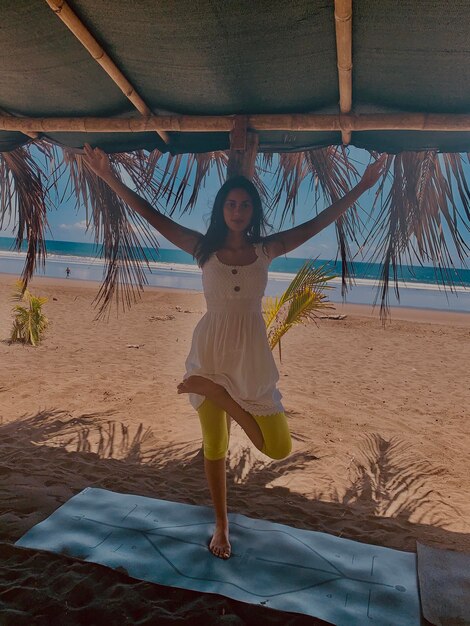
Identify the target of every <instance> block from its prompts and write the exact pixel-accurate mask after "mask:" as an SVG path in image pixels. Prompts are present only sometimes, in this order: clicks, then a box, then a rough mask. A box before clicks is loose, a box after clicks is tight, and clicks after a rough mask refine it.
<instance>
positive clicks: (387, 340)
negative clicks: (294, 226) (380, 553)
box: [0, 274, 470, 626]
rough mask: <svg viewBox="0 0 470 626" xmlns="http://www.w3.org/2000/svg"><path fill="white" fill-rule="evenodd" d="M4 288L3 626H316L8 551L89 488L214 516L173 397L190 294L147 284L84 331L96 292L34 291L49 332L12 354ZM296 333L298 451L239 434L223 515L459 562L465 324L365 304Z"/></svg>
mask: <svg viewBox="0 0 470 626" xmlns="http://www.w3.org/2000/svg"><path fill="white" fill-rule="evenodd" d="M13 283H14V276H11V275H6V274H1V275H0V338H1V340H2V341H1V342H0V374H1V375H0V432H1V436H0V477H1V479H2V480H1V482H0V555H1V556H0V563H1V567H0V602H1V603H3V605H4V607H6V608H5V610H4V611H3V615H2V616H0V624H1V626H5V625H8V626H10V625H17V624H20V625H22V624H25V625H26V624H28V625H30V624H41V625H42V624H61V625H64V624H107V625H108V624H155V623H158V624H167V623H168V624H170V623H178V624H179V623H187V624H230V625H235V624H236V625H242V624H254V623H272V624H291V625H293V624H296V625H297V624H314V623H320V622H316V621H315V620H312V619H311V618H306V617H296V616H288V615H286V614H284V615H282V614H280V613H274V612H271V611H269V610H267V609H261V608H256V607H252V606H247V605H243V604H241V603H238V602H234V601H232V600H228V599H225V598H220V597H217V596H201V595H200V594H197V593H195V592H189V591H182V590H178V589H168V588H165V587H160V586H158V585H151V584H147V583H143V582H139V581H135V580H132V579H129V578H128V577H126V576H125V575H123V574H120V573H119V572H115V571H112V570H109V569H107V568H104V567H101V566H97V565H92V564H87V563H83V562H79V561H76V560H73V559H69V558H67V557H65V556H59V555H50V554H46V553H37V552H35V551H32V550H25V549H20V548H16V547H14V546H13V544H14V542H15V541H16V540H17V539H19V538H20V537H21V536H22V535H23V534H24V533H25V532H26V531H27V530H28V529H30V528H31V527H32V526H34V525H35V524H37V523H38V522H40V521H42V520H43V519H45V518H46V517H48V516H49V515H50V514H51V513H52V512H53V511H54V510H56V509H57V508H58V507H59V506H60V505H62V504H63V503H64V502H66V501H67V500H68V499H69V498H70V497H72V496H73V495H75V494H76V493H78V492H79V491H81V490H82V489H83V488H85V487H87V486H94V487H102V488H106V489H111V490H113V491H120V492H123V493H135V494H140V495H144V496H149V497H155V498H162V499H168V500H174V501H178V502H185V503H188V504H203V505H209V504H210V498H209V492H208V489H207V486H206V482H205V478H204V474H203V459H202V456H201V452H200V448H201V441H200V429H199V421H198V417H197V414H195V413H194V411H193V409H192V407H191V406H190V404H189V402H188V399H187V398H186V397H185V396H181V395H177V394H176V385H177V383H178V382H179V381H180V380H181V378H182V375H183V373H184V361H185V358H186V354H187V352H188V349H189V345H190V341H191V334H192V329H193V328H194V326H195V324H196V323H197V321H198V320H199V319H200V317H201V315H202V314H203V312H204V309H205V305H204V298H203V295H202V294H200V293H195V292H186V291H180V290H163V289H155V288H154V289H152V288H149V289H147V290H146V291H145V294H144V295H143V297H142V299H141V300H140V301H139V302H138V303H137V304H135V305H134V306H133V307H132V308H131V310H130V311H126V312H120V314H119V317H117V316H116V308H113V310H112V313H111V316H110V318H109V320H108V321H96V320H95V316H96V310H95V309H94V308H93V306H92V301H93V298H94V297H95V295H96V293H97V290H98V285H97V284H96V283H86V282H81V281H72V280H65V279H62V280H61V279H50V278H43V277H36V278H34V280H33V281H32V282H31V285H30V289H31V291H32V292H33V293H34V294H35V295H41V296H46V297H47V298H48V299H49V300H48V302H47V304H46V305H45V307H44V310H45V313H46V315H47V317H48V318H49V320H50V325H49V328H48V331H47V333H46V336H45V339H44V341H43V342H42V343H41V344H40V345H39V346H38V347H36V348H33V347H29V346H23V345H19V344H10V343H9V342H8V337H9V334H10V329H11V314H10V311H11V308H12V306H13V304H12V301H11V291H12V285H13ZM336 313H343V314H345V315H346V317H345V319H341V320H340V319H323V320H319V321H318V324H317V325H315V324H313V323H311V324H309V325H308V326H298V327H295V328H293V329H292V330H290V331H289V332H288V334H287V335H286V336H285V338H284V339H283V342H282V362H281V363H279V357H278V354H277V351H276V353H275V358H276V361H277V363H278V367H279V371H280V390H281V392H282V394H283V401H284V405H285V408H286V412H287V415H288V419H289V423H290V428H291V432H292V435H293V440H294V449H293V453H292V455H291V456H290V457H289V458H287V459H285V460H283V461H271V460H269V459H265V458H264V457H263V456H262V455H261V454H260V453H259V452H257V451H256V450H254V449H253V447H251V445H250V444H249V442H248V440H247V439H246V437H245V436H244V434H243V433H242V432H241V430H240V429H239V428H238V427H237V426H236V425H235V426H234V427H233V429H232V442H231V448H230V457H229V474H228V495H229V510H230V511H236V512H239V513H243V514H245V515H248V516H250V517H255V518H259V517H262V518H264V519H267V520H271V521H275V522H279V523H282V524H288V525H291V526H295V527H298V528H305V529H310V530H318V531H322V532H326V533H331V534H334V535H337V536H341V537H346V538H350V539H354V540H357V541H361V542H365V543H372V544H377V545H381V546H387V547H390V548H397V549H401V550H408V551H415V550H416V541H417V540H419V541H422V542H424V543H428V544H430V545H433V546H438V547H443V548H447V549H455V550H466V551H470V457H469V455H468V444H469V441H470V420H469V417H470V409H469V406H470V388H469V382H470V381H469V377H468V363H469V362H470V314H465V313H447V312H440V311H424V310H418V309H401V310H394V311H393V312H392V319H391V322H390V323H387V324H386V326H385V327H383V326H382V324H381V322H380V320H379V319H378V313H377V312H376V313H372V311H371V309H370V308H369V307H365V306H359V305H349V306H338V307H337V309H336Z"/></svg>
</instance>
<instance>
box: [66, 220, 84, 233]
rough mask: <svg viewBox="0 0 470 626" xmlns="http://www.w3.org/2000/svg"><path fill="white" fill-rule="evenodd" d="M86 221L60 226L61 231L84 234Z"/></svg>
mask: <svg viewBox="0 0 470 626" xmlns="http://www.w3.org/2000/svg"><path fill="white" fill-rule="evenodd" d="M86 227H87V225H86V220H82V221H81V222H75V223H74V224H60V225H59V228H60V230H74V231H77V230H81V231H83V232H85V231H86Z"/></svg>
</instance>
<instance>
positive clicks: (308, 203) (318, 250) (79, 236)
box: [0, 148, 470, 260]
mask: <svg viewBox="0 0 470 626" xmlns="http://www.w3.org/2000/svg"><path fill="white" fill-rule="evenodd" d="M350 158H353V159H354V160H355V161H356V163H357V166H358V169H360V167H359V164H361V163H363V164H364V165H365V164H367V163H368V162H369V159H370V155H369V153H368V152H367V151H365V150H359V149H357V148H350ZM467 169H470V168H467ZM271 179H272V177H270V176H269V175H267V176H266V177H265V183H267V185H268V187H269V185H270V184H272V180H271ZM218 188H219V180H218V177H217V174H216V173H215V171H214V172H213V174H211V175H210V176H209V177H208V179H207V182H206V185H205V188H204V189H202V190H201V192H200V194H199V201H198V205H197V207H196V208H195V209H194V210H193V211H192V213H190V214H188V213H186V214H185V215H183V216H180V215H178V213H175V215H174V216H173V219H175V220H176V221H179V222H180V223H182V224H184V225H185V226H188V227H189V228H193V229H195V230H198V231H200V232H205V230H206V228H207V220H208V217H209V215H210V211H211V208H212V203H213V200H214V197H215V194H216V193H217V190H218ZM373 199H374V191H373V190H372V191H368V192H366V194H364V195H363V196H362V197H361V199H360V205H361V207H362V208H363V209H365V210H368V209H370V207H371V205H372V202H373ZM323 208H326V204H324V203H323V202H322V201H321V200H320V201H319V202H318V206H317V207H315V206H314V199H313V193H311V192H310V193H309V192H308V185H307V184H305V185H304V186H303V188H301V193H300V194H299V199H298V203H297V207H296V216H295V222H292V221H285V222H284V224H283V228H290V227H291V226H293V225H297V224H300V223H302V222H305V221H307V220H308V219H310V218H311V217H313V216H314V215H315V214H316V211H317V210H318V211H321V210H322V209H323ZM281 211H282V207H280V210H279V211H278V213H279V215H278V216H277V219H276V218H275V217H273V216H270V218H269V222H270V223H271V224H272V225H273V230H274V231H277V230H279V217H280V213H281ZM48 221H49V226H50V230H51V233H47V236H46V238H47V239H54V240H56V241H77V242H93V236H92V233H91V231H89V232H88V233H87V232H86V222H85V210H84V208H83V207H80V208H79V209H78V211H77V210H76V209H75V203H74V201H73V200H71V199H70V200H67V201H64V202H63V203H62V204H61V205H60V206H59V207H58V210H52V211H50V212H49V214H48ZM12 235H13V230H12V228H11V227H10V228H8V229H3V230H0V236H12ZM464 236H465V239H466V241H467V243H469V244H470V235H469V233H468V232H467V233H466V234H465V235H464ZM157 239H158V241H159V243H160V246H161V247H162V248H174V246H173V245H172V244H171V243H170V242H168V241H167V240H166V239H165V238H164V237H161V236H157ZM336 254H337V241H336V231H335V227H334V225H331V226H329V227H328V228H327V229H325V230H324V231H323V232H321V233H319V234H318V235H316V236H315V238H314V239H311V240H310V241H309V242H307V243H305V244H304V245H303V246H301V247H299V248H297V249H296V250H295V251H293V252H292V253H291V254H290V255H289V256H295V257H319V258H322V259H333V258H335V257H336ZM358 260H360V259H358Z"/></svg>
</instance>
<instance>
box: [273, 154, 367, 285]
mask: <svg viewBox="0 0 470 626" xmlns="http://www.w3.org/2000/svg"><path fill="white" fill-rule="evenodd" d="M278 157H279V158H278V161H277V166H276V169H275V172H274V177H275V183H274V184H275V188H274V192H273V200H272V207H275V206H278V205H279V204H280V203H281V200H282V199H283V198H284V197H285V204H284V208H283V210H282V214H281V225H282V224H283V222H284V221H285V219H286V218H287V216H288V214H289V213H290V215H291V219H292V220H293V219H294V215H295V209H296V202H297V198H298V195H299V190H300V186H301V185H302V183H303V182H304V181H305V182H308V184H309V189H310V190H311V191H314V193H315V197H314V206H315V205H316V204H317V202H318V199H319V195H320V192H321V195H322V196H323V197H324V198H325V200H326V202H327V203H328V204H333V203H334V202H336V201H337V200H339V199H340V198H341V197H342V196H344V195H345V194H346V193H347V192H348V191H349V190H350V188H351V186H352V181H353V180H354V179H356V178H357V177H358V171H357V169H356V167H355V166H354V164H353V163H352V162H351V161H350V160H349V159H348V156H347V152H346V150H345V148H344V147H343V146H340V147H337V146H328V147H326V148H317V149H316V150H306V151H304V152H299V153H287V154H280V155H278ZM264 163H265V165H266V166H267V167H269V166H272V164H273V157H272V155H265V156H264ZM312 209H313V207H312ZM312 213H313V211H312ZM359 226H360V222H359V218H358V214H357V210H356V207H355V205H353V206H352V207H351V208H350V209H349V210H348V211H347V213H345V214H344V215H343V216H342V217H341V218H339V219H338V220H337V222H336V234H337V239H338V244H339V249H340V256H341V262H342V277H341V278H342V293H343V295H344V294H345V292H346V289H347V285H348V279H349V282H351V276H352V274H353V267H352V264H351V258H352V254H351V249H350V245H349V241H348V240H351V241H356V242H357V238H356V237H357V232H358V230H359Z"/></svg>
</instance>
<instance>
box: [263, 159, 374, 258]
mask: <svg viewBox="0 0 470 626" xmlns="http://www.w3.org/2000/svg"><path fill="white" fill-rule="evenodd" d="M385 160H386V155H385V154H383V155H382V156H381V157H380V158H379V159H377V161H375V162H374V163H372V164H371V165H369V166H368V167H367V169H366V171H365V172H364V176H363V177H362V179H361V180H360V181H359V183H358V184H357V185H356V186H355V187H353V188H352V189H351V191H349V192H348V193H347V194H346V195H344V196H343V197H342V198H340V199H339V200H338V201H337V202H334V203H333V204H332V205H331V206H329V207H328V208H327V209H325V210H324V211H322V212H321V213H319V214H318V215H317V216H315V217H314V218H313V219H311V220H309V221H308V222H305V223H304V224H299V226H296V227H295V228H290V229H289V230H283V231H281V232H280V233H275V234H274V235H270V236H269V237H266V239H265V245H266V249H267V252H268V254H269V256H270V257H271V258H274V257H277V256H281V255H282V254H286V253H287V252H290V251H291V250H295V248H298V247H299V246H301V245H302V244H303V243H305V242H306V241H308V240H309V239H310V238H311V237H313V236H314V235H316V234H317V233H319V232H320V231H322V230H323V229H324V228H326V227H327V226H329V225H330V224H332V223H333V222H335V221H336V220H337V219H338V218H339V217H341V215H343V213H344V212H345V211H346V210H347V209H348V208H349V207H350V206H351V205H353V204H354V203H355V202H356V200H357V199H358V198H359V197H360V196H361V195H362V194H363V193H364V191H366V190H367V189H369V188H370V187H373V186H374V185H375V183H376V182H377V180H378V179H379V176H380V174H381V173H382V171H383V167H384V164H385Z"/></svg>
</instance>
